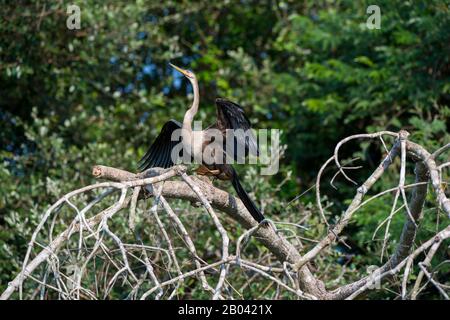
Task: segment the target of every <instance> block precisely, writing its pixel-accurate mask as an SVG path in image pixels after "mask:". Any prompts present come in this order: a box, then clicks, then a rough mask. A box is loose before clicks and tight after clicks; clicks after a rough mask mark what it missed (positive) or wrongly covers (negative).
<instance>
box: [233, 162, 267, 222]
mask: <svg viewBox="0 0 450 320" xmlns="http://www.w3.org/2000/svg"><path fill="white" fill-rule="evenodd" d="M232 170H233V178H232V180H231V183H232V184H233V187H234V190H236V193H237V194H238V196H239V199H241V200H242V202H243V203H244V206H245V207H246V208H247V210H248V212H250V214H251V215H252V217H253V218H254V219H255V220H256V221H258V223H260V222H261V221H263V220H264V219H265V218H264V216H263V214H262V213H261V211H259V209H258V208H257V207H256V205H255V203H254V202H253V201H252V200H251V199H250V198H249V196H248V194H247V192H245V190H244V188H243V187H242V185H241V183H240V182H239V178H238V176H237V173H236V171H235V170H234V169H232Z"/></svg>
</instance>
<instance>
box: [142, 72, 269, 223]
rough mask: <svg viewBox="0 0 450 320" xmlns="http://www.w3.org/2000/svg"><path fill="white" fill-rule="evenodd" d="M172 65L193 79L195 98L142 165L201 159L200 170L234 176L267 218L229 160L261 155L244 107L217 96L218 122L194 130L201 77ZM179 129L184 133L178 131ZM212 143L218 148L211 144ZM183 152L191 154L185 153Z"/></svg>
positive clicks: (249, 204) (257, 215)
mask: <svg viewBox="0 0 450 320" xmlns="http://www.w3.org/2000/svg"><path fill="white" fill-rule="evenodd" d="M170 65H171V66H172V67H173V68H175V69H176V70H178V71H179V72H181V73H182V74H183V75H184V76H185V77H186V78H187V79H188V80H189V81H190V83H191V85H192V88H193V92H194V100H193V102H192V105H191V107H190V108H189V109H188V110H187V111H186V113H185V115H184V119H183V123H180V122H178V121H176V120H173V119H171V120H169V121H168V122H166V123H165V124H164V126H163V128H162V130H161V132H160V134H159V135H158V137H157V138H156V140H155V141H154V142H153V144H152V145H151V146H150V148H149V149H148V151H147V152H146V153H145V155H144V157H143V158H142V159H141V160H140V167H139V169H140V170H141V171H144V170H147V169H149V168H153V167H161V168H169V167H172V166H174V165H175V164H176V163H180V162H181V161H182V159H189V160H192V159H200V161H199V162H200V163H201V165H200V167H199V168H198V169H197V170H196V172H197V174H199V175H205V176H213V177H216V178H218V179H220V180H230V181H231V184H232V185H233V187H234V189H235V190H236V193H237V194H238V196H239V198H240V199H241V200H242V202H243V203H244V205H245V207H246V208H247V210H248V211H249V212H250V214H251V215H252V216H253V218H254V219H255V220H256V221H257V222H258V223H259V222H261V221H263V220H264V216H263V214H262V213H261V211H260V210H259V209H258V207H257V206H256V205H255V203H254V202H253V201H252V200H251V199H250V197H249V196H248V194H247V192H246V191H245V190H244V188H243V187H242V185H241V183H240V181H239V178H238V175H237V173H236V171H235V169H234V168H233V166H232V165H231V164H228V163H227V162H229V161H227V156H228V159H230V158H231V159H233V160H235V161H236V160H242V157H245V156H247V155H248V154H249V153H251V154H253V155H255V156H258V155H259V149H258V144H257V142H256V137H255V136H254V135H253V133H251V130H250V129H251V124H250V121H249V119H248V118H247V117H246V115H245V113H244V110H243V109H242V107H241V106H239V105H237V104H236V103H234V102H231V101H228V100H226V99H220V98H217V99H216V106H217V119H216V122H215V123H214V124H213V125H211V126H209V127H208V128H206V129H205V130H202V131H194V130H192V121H193V119H194V117H195V115H196V114H197V112H198V108H199V100H200V96H199V87H198V81H197V78H196V76H195V74H194V73H193V72H192V71H189V70H184V69H181V68H179V67H177V66H175V65H173V64H170ZM230 129H231V130H234V131H236V132H238V133H237V134H235V135H233V136H230V135H228V134H227V133H229V130H230ZM176 130H179V131H180V134H178V135H176V134H174V133H175V131H176ZM234 131H233V132H234ZM218 133H219V135H221V137H220V136H219V138H221V139H217V138H218ZM216 140H222V143H218V144H217V143H216V144H215V145H212V144H213V143H214V142H217V141H216ZM230 140H231V141H230ZM180 143H181V144H182V150H181V152H177V151H175V152H174V148H175V147H176V146H180ZM211 146H213V147H214V148H211ZM208 147H210V149H212V150H213V151H212V152H211V154H212V158H211V159H209V160H208V161H207V160H205V157H204V154H205V149H206V148H208ZM239 148H241V149H240V150H243V154H242V153H241V154H239V152H236V150H239ZM183 152H187V153H188V154H183ZM180 160H181V161H180Z"/></svg>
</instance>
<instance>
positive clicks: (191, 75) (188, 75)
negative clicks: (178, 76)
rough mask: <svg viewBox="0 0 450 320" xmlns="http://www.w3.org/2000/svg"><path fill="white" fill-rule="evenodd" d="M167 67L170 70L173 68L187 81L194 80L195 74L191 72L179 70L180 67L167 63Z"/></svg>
mask: <svg viewBox="0 0 450 320" xmlns="http://www.w3.org/2000/svg"><path fill="white" fill-rule="evenodd" d="M169 65H170V66H171V67H172V68H174V69H175V70H177V71H178V72H180V73H182V74H183V75H184V76H185V77H186V78H188V79H189V80H194V79H195V74H194V73H193V72H192V71H189V70H185V69H181V68H180V67H177V66H176V65H174V64H171V63H169Z"/></svg>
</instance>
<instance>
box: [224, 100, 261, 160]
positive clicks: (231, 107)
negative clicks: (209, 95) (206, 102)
mask: <svg viewBox="0 0 450 320" xmlns="http://www.w3.org/2000/svg"><path fill="white" fill-rule="evenodd" d="M216 106H217V127H218V128H219V130H223V131H224V130H226V129H235V130H236V129H242V130H243V131H247V130H251V127H252V125H251V123H250V120H249V119H248V118H247V116H246V115H245V113H244V109H243V108H242V107H241V106H240V105H238V104H236V103H234V102H231V101H229V100H226V99H221V98H217V99H216ZM238 143H239V144H243V145H244V147H245V155H246V156H247V155H248V152H249V151H250V152H251V153H252V154H255V155H256V156H259V148H258V143H257V141H256V137H255V136H254V135H253V133H251V131H250V135H249V136H247V137H245V136H244V137H243V136H235V139H234V147H235V150H236V146H237V144H238ZM235 158H236V155H235ZM235 160H236V159H235Z"/></svg>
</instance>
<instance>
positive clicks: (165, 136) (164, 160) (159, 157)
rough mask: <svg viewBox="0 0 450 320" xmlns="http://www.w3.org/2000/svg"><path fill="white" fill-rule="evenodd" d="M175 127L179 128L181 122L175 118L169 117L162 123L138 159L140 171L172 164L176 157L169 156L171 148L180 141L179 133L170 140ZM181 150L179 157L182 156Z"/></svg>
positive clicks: (167, 166) (166, 166) (168, 166)
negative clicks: (151, 142) (157, 133)
mask: <svg viewBox="0 0 450 320" xmlns="http://www.w3.org/2000/svg"><path fill="white" fill-rule="evenodd" d="M177 129H181V123H180V122H178V121H176V120H173V119H171V120H169V121H167V122H166V123H165V124H164V126H163V127H162V129H161V132H160V133H159V135H158V137H156V139H155V141H154V142H153V144H152V145H151V146H150V148H148V150H147V152H146V153H145V155H144V156H143V157H142V159H141V160H140V161H139V170H140V171H145V170H147V169H149V168H154V167H158V168H170V167H172V166H173V165H174V162H173V161H174V160H175V161H176V159H172V157H171V155H172V149H173V148H174V147H175V146H176V145H177V144H178V143H180V142H181V136H180V135H178V138H177V139H175V141H172V133H173V132H174V131H175V130H177ZM181 152H182V151H181ZM181 152H180V154H179V156H180V157H181V156H182V154H181Z"/></svg>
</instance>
